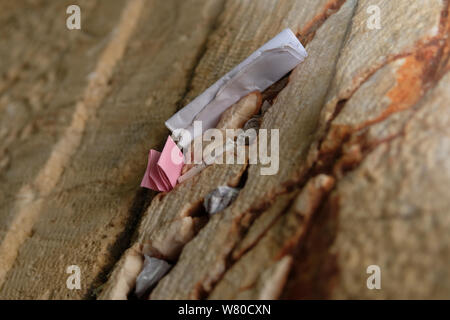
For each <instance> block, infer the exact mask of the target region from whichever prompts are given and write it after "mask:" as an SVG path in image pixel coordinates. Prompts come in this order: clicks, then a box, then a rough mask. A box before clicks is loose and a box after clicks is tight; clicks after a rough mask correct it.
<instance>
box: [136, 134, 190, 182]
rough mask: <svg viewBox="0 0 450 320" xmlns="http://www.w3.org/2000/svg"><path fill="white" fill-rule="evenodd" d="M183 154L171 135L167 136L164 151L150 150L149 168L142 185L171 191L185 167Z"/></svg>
mask: <svg viewBox="0 0 450 320" xmlns="http://www.w3.org/2000/svg"><path fill="white" fill-rule="evenodd" d="M183 160H184V159H183V154H182V153H181V151H180V149H178V147H177V145H176V144H175V142H174V141H173V140H172V138H171V137H168V138H167V141H166V144H165V146H164V149H163V151H162V152H161V153H160V152H158V151H156V150H150V153H149V156H148V164H147V170H146V171H145V174H144V177H143V178H142V182H141V187H144V188H148V189H152V190H156V191H170V190H172V189H173V187H175V185H176V184H177V180H178V177H179V176H180V173H181V169H182V168H183V164H184V161H183Z"/></svg>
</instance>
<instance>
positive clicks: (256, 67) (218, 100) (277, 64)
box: [166, 29, 307, 148]
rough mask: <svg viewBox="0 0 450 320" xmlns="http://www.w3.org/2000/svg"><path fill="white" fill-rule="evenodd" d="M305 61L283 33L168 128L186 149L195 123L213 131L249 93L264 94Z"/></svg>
mask: <svg viewBox="0 0 450 320" xmlns="http://www.w3.org/2000/svg"><path fill="white" fill-rule="evenodd" d="M306 57H307V53H306V50H305V48H303V46H302V44H301V43H300V41H299V40H298V39H297V37H296V36H295V34H294V33H293V32H292V31H291V30H290V29H285V30H283V31H282V32H281V33H279V34H278V35H277V36H276V37H275V38H273V39H272V40H270V41H269V42H267V43H266V44H265V45H263V46H262V47H261V48H259V49H258V50H256V51H255V52H253V53H252V54H251V55H250V56H249V57H248V58H247V59H245V60H244V61H243V62H241V63H240V64H239V65H238V66H237V67H235V68H234V69H233V70H231V71H230V72H228V73H227V74H226V75H225V76H223V77H222V78H220V79H219V80H218V81H217V82H216V83H214V84H213V85H212V86H211V87H209V88H208V89H207V90H206V91H204V92H203V93H202V94H201V95H199V96H198V97H197V98H195V99H194V100H193V101H192V102H191V103H189V104H188V105H187V106H186V107H184V108H183V109H181V110H180V111H178V112H177V113H176V114H175V115H173V116H172V117H171V118H170V119H169V120H167V121H166V126H167V128H169V129H170V130H171V131H172V133H173V137H174V138H175V139H177V140H178V146H179V147H181V148H185V147H187V146H188V145H189V143H190V142H191V141H192V140H193V139H194V138H195V136H194V129H193V122H194V121H202V127H203V130H207V129H210V128H214V127H215V126H216V124H217V122H218V121H219V118H220V115H221V114H222V113H223V112H224V111H225V110H226V109H228V108H229V107H230V106H231V105H233V104H234V103H236V102H237V101H239V100H240V99H241V98H242V97H244V96H246V95H247V94H249V93H250V92H253V91H256V90H257V91H260V92H262V91H264V90H266V89H267V88H268V87H269V86H271V85H272V84H274V83H275V82H277V81H278V80H280V79H281V78H282V77H283V76H284V75H286V74H287V73H288V72H289V71H291V70H292V69H294V68H295V67H296V66H297V65H298V64H299V63H300V62H302V61H303V60H304V59H305V58H306ZM177 129H185V130H177ZM196 134H197V135H198V134H199V133H196Z"/></svg>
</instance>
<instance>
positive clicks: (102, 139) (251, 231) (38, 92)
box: [0, 0, 450, 299]
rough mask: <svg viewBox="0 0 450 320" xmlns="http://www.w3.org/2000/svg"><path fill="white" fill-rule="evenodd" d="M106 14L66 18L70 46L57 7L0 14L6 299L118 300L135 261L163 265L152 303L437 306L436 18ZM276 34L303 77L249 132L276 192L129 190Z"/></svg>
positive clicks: (156, 4) (239, 5) (159, 10)
mask: <svg viewBox="0 0 450 320" xmlns="http://www.w3.org/2000/svg"><path fill="white" fill-rule="evenodd" d="M108 3H109V4H108V5H107V4H105V3H104V2H102V1H86V2H81V1H79V4H80V6H81V7H82V12H83V17H84V19H83V27H82V28H83V29H82V31H70V32H69V31H68V30H67V29H66V28H65V16H64V15H62V16H61V17H60V16H59V13H60V12H65V10H64V8H65V6H66V5H67V3H65V2H64V1H62V2H59V1H58V2H55V1H15V2H9V3H8V4H6V3H5V4H1V5H0V25H1V27H2V30H8V32H7V33H6V34H7V36H6V38H2V40H1V41H2V43H3V42H6V43H7V44H8V45H7V46H0V61H1V63H0V72H1V74H0V75H1V76H2V77H1V78H0V111H1V114H0V124H1V126H0V137H1V140H0V297H1V298H7V299H12V298H72V299H74V298H92V297H93V296H94V293H95V294H98V297H99V298H102V299H111V298H126V296H127V294H128V293H129V291H131V290H132V289H133V286H134V280H133V276H135V275H136V274H137V273H138V269H139V264H140V263H142V261H141V260H140V259H139V254H141V253H142V252H145V253H150V254H152V255H153V256H157V257H159V258H164V259H167V260H169V261H170V262H171V263H173V264H174V267H173V268H172V269H171V271H170V272H169V273H168V274H167V275H166V276H165V277H164V278H163V279H162V280H161V281H160V282H159V284H158V285H157V286H156V288H155V289H154V290H153V291H152V292H151V294H150V297H149V298H151V299H183V298H184V299H186V298H189V299H199V298H201V299H206V298H211V299H230V298H241V299H247V298H252V299H256V298H263V299H276V298H287V299H292V298H295V299H302V298H320V299H324V298H358V299H360V298H369V299H380V298H450V282H449V280H448V279H450V277H449V271H448V270H449V269H450V268H449V261H450V257H449V256H450V250H449V242H450V236H449V235H450V232H449V231H450V216H449V213H450V212H449V208H450V194H449V188H448V186H449V184H450V160H449V159H450V158H449V154H450V140H449V137H450V131H449V128H450V109H449V108H450V90H449V87H450V75H449V70H450V65H449V56H450V43H449V41H450V40H449V38H448V35H449V30H450V29H449V16H448V10H449V1H447V0H429V1H422V0H417V1H410V0H398V1H382V0H359V1H357V0H346V1H345V0H321V1H317V0H289V1H286V0H283V1H273V0H258V1H251V0H227V1H221V0H214V1H212V0H190V1H176V0H170V1H169V0H167V1H158V0H153V1H150V0H149V1H140V0H130V1H110V2H108ZM371 5H378V6H379V7H380V9H381V25H382V28H381V29H380V30H376V29H375V30H370V29H368V28H367V19H368V18H369V16H370V14H368V13H367V9H368V7H369V6H371ZM28 11H36V12H39V13H40V14H39V16H38V15H34V14H31V13H28V14H25V15H24V12H28ZM100 12H101V14H100ZM57 13H58V14H57ZM22 15H24V16H27V17H29V19H28V18H27V19H18V18H17V17H19V16H22ZM106 15H107V17H108V18H105V16H106ZM56 17H58V18H56ZM285 27H290V28H291V29H292V30H294V32H297V34H298V36H299V38H300V39H301V40H302V42H303V43H304V44H305V45H306V49H307V51H308V53H309V57H308V58H307V59H306V60H305V62H304V63H303V64H301V65H300V66H299V67H297V68H296V69H295V70H294V71H293V72H292V73H291V74H290V75H289V77H288V78H287V79H284V80H282V81H280V83H279V84H278V85H277V86H275V87H274V88H276V90H274V91H275V92H276V94H275V95H276V98H275V99H274V100H273V106H272V107H271V108H270V109H269V110H268V112H266V114H265V115H264V118H263V120H262V124H261V126H262V128H267V129H274V128H277V129H280V164H279V171H278V174H277V175H273V176H263V175H260V169H261V167H264V166H263V165H260V164H257V165H253V164H248V165H247V164H244V165H233V166H223V165H214V166H210V167H208V168H206V169H205V170H203V171H202V172H201V173H200V174H199V175H198V176H196V177H194V178H192V179H189V180H187V181H185V182H183V183H182V184H180V185H178V186H177V187H176V188H175V189H174V190H172V191H171V192H169V193H166V194H159V195H157V196H155V194H154V193H153V192H145V191H142V190H140V189H139V187H138V184H139V182H140V178H141V175H142V173H143V172H144V170H145V166H146V157H147V151H148V148H151V147H156V148H158V147H161V146H162V144H163V143H164V141H165V138H166V135H167V134H168V131H167V130H166V129H165V128H164V124H163V123H164V120H166V119H167V118H169V117H170V115H172V114H173V113H174V112H175V111H176V110H177V108H179V107H181V106H182V105H184V104H186V103H187V102H189V101H190V100H191V99H193V98H194V97H195V96H197V95H198V94H199V93H201V92H202V91H203V90H204V89H206V88H207V87H208V86H209V85H211V84H212V83H213V82H214V81H215V80H217V79H218V78H219V77H220V76H222V75H223V74H224V73H226V72H227V71H229V70H230V69H231V68H232V67H233V66H234V65H236V64H237V63H238V62H240V61H241V60H243V59H244V58H245V57H246V56H248V55H249V54H250V53H251V52H253V51H254V50H255V49H256V48H257V47H259V46H260V45H261V44H263V43H264V42H265V41H267V40H268V39H270V38H271V37H272V36H274V35H275V34H276V33H278V32H279V31H281V30H282V29H283V28H285ZM267 95H271V98H270V100H271V101H272V99H273V97H274V93H273V92H271V93H270V94H267V93H266V94H263V97H264V96H267ZM225 184H227V185H230V186H236V185H239V186H240V187H242V190H241V192H240V194H239V196H238V198H237V199H236V201H235V202H234V203H233V204H232V205H231V206H230V207H228V208H227V209H225V210H224V211H223V212H220V213H218V214H215V215H213V216H212V217H210V218H208V217H207V215H206V214H205V212H204V210H203V209H202V206H201V203H202V201H203V198H204V197H205V195H206V194H208V192H210V191H211V190H213V189H214V188H216V187H217V186H219V185H225ZM127 248H129V249H128V250H126V249H127ZM72 264H76V265H79V266H80V267H81V269H82V289H81V290H79V291H70V290H68V289H67V288H66V287H65V280H66V278H67V276H68V274H66V273H65V268H66V267H67V266H69V265H72ZM369 265H379V266H380V268H381V272H382V282H381V285H382V289H381V290H369V289H368V288H367V286H366V280H367V278H368V276H369V275H368V274H367V273H366V269H367V267H368V266H369ZM107 273H109V277H106V274H107Z"/></svg>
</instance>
